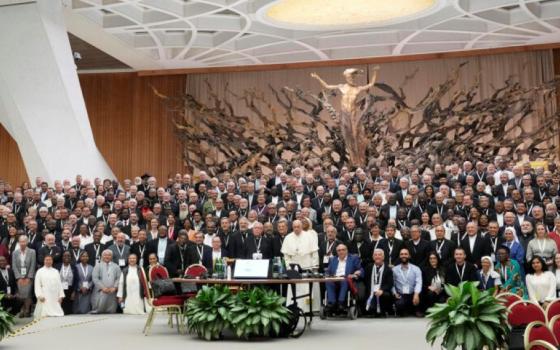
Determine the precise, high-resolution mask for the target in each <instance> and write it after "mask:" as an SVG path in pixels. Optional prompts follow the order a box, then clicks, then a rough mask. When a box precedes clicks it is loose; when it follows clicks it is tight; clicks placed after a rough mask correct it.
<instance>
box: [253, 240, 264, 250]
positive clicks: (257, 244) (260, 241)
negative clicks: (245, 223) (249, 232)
mask: <svg viewBox="0 0 560 350" xmlns="http://www.w3.org/2000/svg"><path fill="white" fill-rule="evenodd" d="M253 238H254V237H253ZM254 240H255V246H257V253H260V252H261V243H262V237H259V240H258V243H257V239H256V238H254Z"/></svg>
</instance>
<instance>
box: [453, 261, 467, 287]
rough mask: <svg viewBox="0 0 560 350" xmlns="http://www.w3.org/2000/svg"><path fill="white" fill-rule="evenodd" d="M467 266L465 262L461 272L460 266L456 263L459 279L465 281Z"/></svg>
mask: <svg viewBox="0 0 560 350" xmlns="http://www.w3.org/2000/svg"><path fill="white" fill-rule="evenodd" d="M465 266H466V263H465V264H463V268H462V269H461V272H459V266H457V264H455V269H456V270H457V274H458V275H459V281H460V282H463V276H464V275H465Z"/></svg>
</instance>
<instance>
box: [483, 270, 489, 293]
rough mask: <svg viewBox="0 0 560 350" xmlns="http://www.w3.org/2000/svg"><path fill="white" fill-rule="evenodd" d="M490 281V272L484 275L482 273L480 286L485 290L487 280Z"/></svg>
mask: <svg viewBox="0 0 560 350" xmlns="http://www.w3.org/2000/svg"><path fill="white" fill-rule="evenodd" d="M489 279H490V271H488V274H485V273H484V272H483V273H482V286H483V287H484V289H486V286H487V285H488V280H489Z"/></svg>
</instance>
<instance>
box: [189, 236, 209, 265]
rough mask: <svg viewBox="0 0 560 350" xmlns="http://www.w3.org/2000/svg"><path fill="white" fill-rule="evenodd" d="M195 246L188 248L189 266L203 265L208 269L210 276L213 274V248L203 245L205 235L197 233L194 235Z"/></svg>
mask: <svg viewBox="0 0 560 350" xmlns="http://www.w3.org/2000/svg"><path fill="white" fill-rule="evenodd" d="M194 240H195V244H192V245H190V246H189V247H188V248H187V266H190V265H192V264H201V265H204V267H206V270H208V274H209V275H211V274H212V248H210V247H209V246H207V245H205V244H203V242H204V234H203V233H202V232H197V233H196V234H195V235H194Z"/></svg>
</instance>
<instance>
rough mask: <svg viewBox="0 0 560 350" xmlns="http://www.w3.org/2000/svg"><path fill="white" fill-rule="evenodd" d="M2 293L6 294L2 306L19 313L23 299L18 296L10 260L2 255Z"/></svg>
mask: <svg viewBox="0 0 560 350" xmlns="http://www.w3.org/2000/svg"><path fill="white" fill-rule="evenodd" d="M0 277H1V278H0V293H2V294H4V298H3V299H2V307H3V308H4V310H6V311H8V312H9V313H10V314H12V315H17V313H18V312H19V310H20V309H21V305H22V303H21V301H19V299H18V298H17V292H18V287H17V282H16V278H15V276H14V271H13V270H12V268H11V267H9V266H8V260H6V258H5V257H4V256H0Z"/></svg>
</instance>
